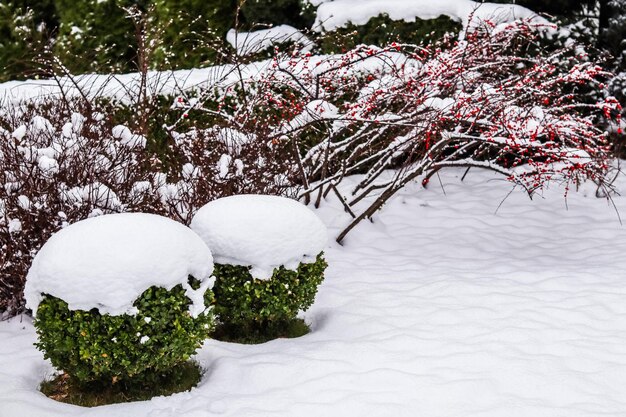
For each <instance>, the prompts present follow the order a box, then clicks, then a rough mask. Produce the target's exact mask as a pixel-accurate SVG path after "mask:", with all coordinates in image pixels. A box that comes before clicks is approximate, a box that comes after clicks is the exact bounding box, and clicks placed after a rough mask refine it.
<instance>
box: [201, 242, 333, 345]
mask: <svg viewBox="0 0 626 417" xmlns="http://www.w3.org/2000/svg"><path fill="white" fill-rule="evenodd" d="M326 266H327V264H326V261H325V260H324V257H323V254H322V253H320V254H319V255H318V256H317V258H316V260H315V262H313V263H300V264H299V266H298V268H297V269H296V270H290V269H286V268H285V267H284V266H281V267H279V268H276V269H274V272H273V274H272V277H271V278H270V279H255V278H253V277H252V275H251V274H250V267H248V266H239V265H227V264H215V270H214V275H215V278H216V280H215V285H214V287H213V292H214V294H215V309H214V312H215V314H216V316H217V319H218V321H219V323H220V326H225V327H226V328H228V329H229V330H228V331H227V332H229V333H241V334H242V335H246V334H247V335H251V336H252V337H254V335H255V334H259V333H265V336H266V338H272V333H274V332H280V331H281V330H284V326H285V325H288V323H289V322H290V321H292V320H294V319H295V318H296V316H297V314H298V311H300V310H307V309H308V308H309V307H310V306H311V305H312V304H313V301H314V300H315V294H316V293H317V288H318V286H319V285H320V284H321V283H322V281H323V280H324V270H325V269H326Z"/></svg>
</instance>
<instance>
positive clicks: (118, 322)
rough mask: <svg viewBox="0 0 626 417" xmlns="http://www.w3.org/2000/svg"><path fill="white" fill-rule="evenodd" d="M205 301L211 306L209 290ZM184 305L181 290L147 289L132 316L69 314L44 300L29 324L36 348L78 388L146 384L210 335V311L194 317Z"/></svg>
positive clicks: (60, 304) (55, 300)
mask: <svg viewBox="0 0 626 417" xmlns="http://www.w3.org/2000/svg"><path fill="white" fill-rule="evenodd" d="M205 298H206V299H205V302H207V301H211V300H210V298H211V293H210V291H207V294H206V296H205ZM189 304H190V300H189V299H188V298H187V296H186V295H185V290H184V289H183V288H182V286H181V285H177V286H175V287H174V288H172V289H171V290H169V291H168V290H166V289H164V288H160V287H151V288H149V289H147V290H146V291H144V292H143V294H141V296H140V297H139V298H138V299H137V300H136V301H135V303H134V306H135V307H137V309H138V310H139V312H138V313H137V314H136V315H128V314H122V315H119V316H111V315H107V314H104V315H102V314H100V313H99V312H98V311H97V310H96V309H93V310H90V311H84V310H74V311H72V310H69V309H68V306H67V303H66V302H65V301H63V300H61V299H59V298H56V297H52V296H49V295H48V296H46V297H45V298H44V300H43V301H42V302H41V304H40V305H39V309H38V310H37V316H36V318H35V322H34V324H35V328H36V329H37V333H38V335H39V342H38V343H36V346H37V347H38V348H39V349H40V350H41V351H43V352H44V357H45V358H46V359H50V361H51V362H52V364H53V365H54V366H55V367H56V368H58V369H61V370H63V371H65V372H66V373H67V374H68V375H70V377H71V378H73V379H74V380H76V381H78V382H79V383H81V384H87V383H92V382H94V381H96V382H105V383H106V382H109V383H115V382H118V381H125V382H128V381H131V382H134V383H137V384H143V383H149V382H151V380H153V379H156V378H158V375H159V374H160V373H163V372H168V371H169V370H171V369H172V368H174V367H175V366H177V365H179V364H181V363H183V362H185V361H187V360H188V359H189V357H190V356H191V355H193V354H194V353H195V351H196V349H198V348H199V347H200V346H201V344H202V341H203V340H204V339H206V338H207V337H208V335H209V333H210V331H211V330H212V327H213V314H212V312H210V311H209V312H205V313H203V314H200V315H199V316H198V317H197V318H193V317H191V315H190V314H189V312H188V307H189ZM207 304H208V303H207ZM146 337H148V338H149V339H147V340H146Z"/></svg>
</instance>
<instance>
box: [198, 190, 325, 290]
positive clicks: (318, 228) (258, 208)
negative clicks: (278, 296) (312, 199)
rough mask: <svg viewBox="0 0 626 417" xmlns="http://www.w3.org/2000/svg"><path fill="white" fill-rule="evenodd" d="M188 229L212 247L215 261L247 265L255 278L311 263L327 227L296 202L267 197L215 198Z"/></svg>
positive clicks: (322, 247) (322, 246)
mask: <svg viewBox="0 0 626 417" xmlns="http://www.w3.org/2000/svg"><path fill="white" fill-rule="evenodd" d="M191 228H192V229H193V230H194V231H195V232H196V233H198V234H199V235H200V237H201V238H202V239H204V241H205V242H206V244H207V245H208V246H209V247H210V248H211V251H212V252H213V256H214V257H215V262H216V263H220V264H231V265H243V266H251V267H252V268H251V270H250V273H251V274H252V276H253V277H254V278H257V279H269V278H271V276H272V272H273V270H274V269H275V268H278V267H280V266H284V267H285V268H287V269H292V270H293V269H296V268H297V267H298V264H299V263H301V262H305V263H307V262H313V261H315V258H316V256H317V255H318V254H319V253H320V252H321V251H322V250H323V249H324V248H325V247H326V244H327V241H328V236H327V232H326V227H325V226H324V224H323V223H322V222H321V221H320V220H319V219H318V217H317V216H316V215H315V214H314V213H313V212H312V211H311V210H309V209H308V208H307V207H306V206H304V205H302V204H301V203H299V202H297V201H295V200H291V199H289V198H284V197H277V196H267V195H252V194H249V195H237V196H231V197H226V198H220V199H218V200H215V201H212V202H210V203H208V204H207V205H205V206H204V207H202V208H201V209H200V210H199V211H198V213H197V214H196V215H195V217H194V218H193V220H192V222H191Z"/></svg>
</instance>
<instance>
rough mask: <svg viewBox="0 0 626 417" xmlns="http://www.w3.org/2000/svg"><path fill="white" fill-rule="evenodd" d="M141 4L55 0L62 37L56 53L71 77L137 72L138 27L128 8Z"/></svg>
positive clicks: (113, 0) (120, 0)
mask: <svg viewBox="0 0 626 417" xmlns="http://www.w3.org/2000/svg"><path fill="white" fill-rule="evenodd" d="M141 3H143V2H142V1H141V0H104V1H95V0H90V1H78V2H77V1H74V0H55V4H56V9H57V13H58V15H59V22H60V25H59V33H58V35H57V38H56V43H55V53H56V54H57V56H58V57H59V58H60V59H61V61H62V62H63V63H64V65H65V66H66V67H67V68H68V69H69V71H70V72H72V73H85V72H128V71H131V70H135V69H136V66H135V65H134V64H133V63H134V59H135V56H136V40H135V27H134V25H133V22H132V21H131V19H129V18H128V17H127V16H126V12H125V11H124V8H125V7H131V6H142V4H141Z"/></svg>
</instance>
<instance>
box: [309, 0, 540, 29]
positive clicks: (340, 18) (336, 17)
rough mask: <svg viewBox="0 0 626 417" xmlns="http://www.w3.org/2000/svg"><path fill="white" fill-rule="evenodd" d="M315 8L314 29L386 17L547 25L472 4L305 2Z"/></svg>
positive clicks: (523, 14) (443, 0) (512, 9)
mask: <svg viewBox="0 0 626 417" xmlns="http://www.w3.org/2000/svg"><path fill="white" fill-rule="evenodd" d="M308 1H309V2H310V3H311V4H313V5H319V7H318V9H317V17H316V20H315V24H314V25H313V28H314V29H317V30H319V29H324V30H335V29H337V28H339V27H343V26H346V25H347V24H348V23H353V24H356V25H364V24H365V23H367V21H368V20H370V19H371V18H373V17H376V16H378V15H381V14H382V15H387V16H389V18H391V19H392V20H404V21H407V22H412V21H414V20H415V18H420V19H426V20H427V19H436V18H437V17H439V16H441V15H444V16H448V17H449V18H451V19H452V20H456V21H460V22H462V23H463V27H464V28H467V27H468V25H469V23H470V21H471V20H475V21H477V22H480V21H484V20H492V21H494V23H496V24H500V23H506V22H512V21H514V20H517V19H532V20H533V23H535V24H538V25H546V24H549V22H548V21H547V20H546V19H544V18H542V17H541V16H538V15H537V14H536V13H534V12H533V11H531V10H529V9H527V8H525V7H522V6H519V5H516V4H499V3H477V2H474V1H472V0H438V1H432V0H335V1H326V0H308Z"/></svg>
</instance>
